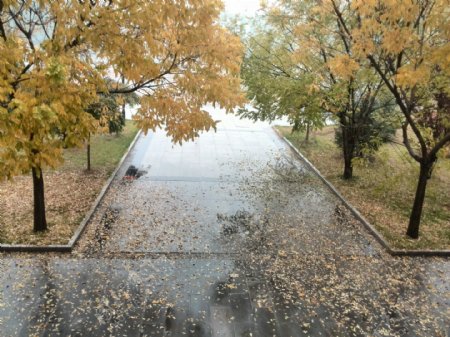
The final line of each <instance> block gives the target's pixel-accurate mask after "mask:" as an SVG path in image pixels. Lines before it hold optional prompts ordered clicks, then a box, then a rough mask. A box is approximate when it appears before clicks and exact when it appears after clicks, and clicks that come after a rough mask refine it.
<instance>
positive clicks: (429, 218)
mask: <svg viewBox="0 0 450 337" xmlns="http://www.w3.org/2000/svg"><path fill="white" fill-rule="evenodd" d="M279 129H280V131H282V133H283V134H284V135H285V136H286V137H287V138H288V139H289V140H290V141H291V142H292V143H293V144H294V145H295V146H296V147H298V148H299V149H300V150H301V152H302V153H303V154H304V155H305V156H306V157H308V159H310V160H311V162H312V163H313V164H314V165H315V166H316V167H317V168H318V169H319V170H320V171H321V173H322V174H323V175H324V176H325V177H326V178H327V179H328V180H330V181H331V183H333V184H334V185H335V186H336V187H337V188H338V189H339V190H340V191H341V193H342V194H343V195H344V196H345V197H346V198H347V199H348V200H349V201H350V202H351V203H352V204H353V205H354V206H356V207H357V208H358V209H359V210H360V211H361V213H362V214H363V215H364V216H365V217H366V218H367V219H368V220H369V221H370V222H371V223H372V224H373V225H375V227H376V228H377V229H378V230H379V231H380V232H381V233H382V234H383V236H384V237H385V238H386V239H387V240H388V241H389V242H390V243H391V244H392V245H393V246H395V247H396V248H408V249H424V248H428V249H450V159H440V160H439V161H438V164H437V165H436V168H435V170H434V172H433V177H432V178H431V179H430V181H429V183H428V189H427V195H426V201H425V207H424V215H423V220H422V224H421V233H420V234H421V236H420V239H419V240H410V239H408V238H407V237H406V236H405V235H404V233H405V232H406V226H407V223H408V218H409V213H410V210H411V207H412V203H413V200H414V193H415V187H416V186H415V182H416V179H417V176H418V172H419V168H418V165H417V163H416V162H415V161H413V160H412V159H411V158H410V157H409V155H408V153H407V152H406V150H405V149H404V148H403V147H402V146H401V145H396V144H385V145H383V146H382V148H381V149H380V151H379V152H378V153H377V155H376V158H375V162H374V163H370V164H363V163H362V164H360V165H356V167H355V168H354V175H355V178H354V179H353V180H352V181H344V180H342V179H341V175H342V171H343V161H342V159H341V153H340V150H339V149H338V148H337V146H336V144H335V143H334V128H333V127H326V128H324V129H323V130H321V131H317V132H316V133H315V135H314V137H313V139H312V141H311V142H310V143H309V144H305V143H304V142H303V139H304V135H303V134H301V133H294V134H292V133H291V132H290V128H287V127H279Z"/></svg>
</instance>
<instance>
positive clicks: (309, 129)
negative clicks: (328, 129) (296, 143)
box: [305, 123, 311, 143]
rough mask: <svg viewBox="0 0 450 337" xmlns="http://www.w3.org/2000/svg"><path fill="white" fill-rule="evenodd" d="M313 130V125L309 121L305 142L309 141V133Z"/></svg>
mask: <svg viewBox="0 0 450 337" xmlns="http://www.w3.org/2000/svg"><path fill="white" fill-rule="evenodd" d="M310 131H311V126H310V124H309V123H306V135H305V143H309V133H310Z"/></svg>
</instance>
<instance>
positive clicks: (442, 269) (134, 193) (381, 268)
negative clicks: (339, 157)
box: [0, 111, 450, 337]
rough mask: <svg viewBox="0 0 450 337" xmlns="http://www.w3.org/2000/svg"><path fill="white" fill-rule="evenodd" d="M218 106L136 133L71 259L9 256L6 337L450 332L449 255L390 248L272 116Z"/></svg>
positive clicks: (1, 270) (1, 313)
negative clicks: (170, 129)
mask: <svg viewBox="0 0 450 337" xmlns="http://www.w3.org/2000/svg"><path fill="white" fill-rule="evenodd" d="M213 115H214V117H215V118H217V119H220V120H222V122H221V123H220V126H219V129H218V131H217V133H213V132H210V133H206V134H203V135H202V136H201V137H200V138H199V139H198V140H196V141H195V142H191V143H186V144H183V146H179V145H173V144H172V143H171V142H170V139H168V138H167V137H165V135H164V133H163V132H160V131H159V132H156V133H154V134H149V135H147V136H141V138H140V139H139V140H138V142H137V144H136V146H135V148H134V150H133V151H132V152H131V153H130V155H129V157H128V158H127V160H126V162H125V163H124V165H123V167H122V168H121V170H120V172H119V176H118V178H117V179H116V181H115V182H114V185H113V186H112V188H111V190H110V191H109V192H108V194H107V196H106V198H105V200H104V202H103V204H102V206H101V207H100V208H99V210H98V211H97V213H96V215H95V217H94V220H93V221H92V223H91V224H90V225H89V227H88V230H87V232H86V233H85V234H84V236H83V238H82V239H81V242H80V244H79V246H78V247H77V250H76V252H75V253H74V254H71V255H40V256H37V257H30V256H29V255H28V256H18V255H0V336H1V337H3V336H5V337H6V336H234V337H238V336H255V337H263V336H283V337H289V336H448V335H449V333H450V330H449V326H450V321H449V317H450V315H449V314H450V312H449V310H450V296H449V282H450V281H449V280H450V277H449V276H450V263H449V261H448V260H446V259H438V258H426V259H425V258H393V257H391V256H389V255H387V254H386V253H385V252H384V251H383V249H382V248H381V247H380V246H379V245H378V244H377V243H376V242H375V241H374V240H373V239H372V238H371V236H370V235H368V234H367V233H366V231H365V230H364V229H363V227H362V226H361V225H360V224H359V223H358V222H357V221H356V220H355V219H353V218H352V216H351V215H349V214H348V212H347V211H346V209H345V208H344V207H342V205H341V204H340V202H339V201H338V200H337V199H336V198H335V197H334V196H333V195H332V194H331V193H330V192H329V191H328V190H327V188H326V187H325V186H324V185H323V184H322V183H321V182H320V181H319V179H318V178H317V177H316V176H315V175H314V174H313V173H312V172H310V171H309V170H308V169H307V168H306V166H305V165H304V164H303V163H302V162H301V161H299V160H298V159H297V158H296V156H295V155H294V154H293V153H292V152H291V150H289V149H288V147H287V146H286V145H285V144H284V143H283V142H282V141H281V140H280V139H279V138H278V137H277V136H276V135H275V133H274V132H273V131H272V130H271V128H270V127H269V126H268V125H267V124H264V123H257V124H253V123H251V122H248V121H241V120H239V119H237V118H235V117H232V116H226V115H224V114H223V113H221V112H218V111H213ZM130 165H134V166H135V167H137V168H138V169H139V170H140V172H139V174H138V177H139V178H137V179H133V180H123V179H122V177H123V175H124V174H125V172H126V170H127V168H128V167H129V166H130Z"/></svg>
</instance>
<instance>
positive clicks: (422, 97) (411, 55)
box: [328, 0, 450, 238]
mask: <svg viewBox="0 0 450 337" xmlns="http://www.w3.org/2000/svg"><path fill="white" fill-rule="evenodd" d="M328 1H330V3H331V4H332V5H333V6H334V9H335V13H336V15H337V17H338V19H339V23H340V25H341V27H342V34H343V35H344V36H346V37H347V38H349V39H351V40H352V42H353V45H354V51H355V52H354V54H353V55H352V58H353V59H354V60H355V61H356V62H359V63H361V62H365V61H366V60H369V66H370V68H372V69H374V70H375V71H376V72H377V75H378V76H379V78H380V79H381V80H382V81H383V83H384V84H385V85H386V87H387V88H388V89H389V91H390V93H391V94H392V95H393V97H394V98H395V102H396V104H397V106H398V108H399V109H400V111H401V112H402V114H403V116H404V123H403V127H402V129H403V143H404V145H405V147H406V149H407V150H408V153H409V154H410V156H411V157H412V158H414V159H415V160H416V161H417V162H418V163H419V166H420V173H419V177H418V182H417V189H416V194H415V199H414V204H413V208H412V212H411V216H410V221H409V225H408V230H407V235H408V236H410V237H411V238H418V237H419V225H420V220H421V216H422V209H423V204H424V200H425V192H426V187H427V181H428V179H430V177H431V176H432V172H433V167H434V165H435V163H436V161H437V159H438V157H439V155H440V153H442V152H443V151H442V150H443V149H444V147H446V146H448V145H449V144H450V43H449V39H450V4H449V2H448V0H368V1H367V0H354V1H353V2H352V3H351V5H349V6H351V9H353V10H355V11H356V13H357V15H356V20H357V23H358V25H357V26H356V27H353V28H352V27H349V26H348V25H347V24H346V23H345V21H344V20H343V19H342V18H343V12H342V10H340V7H339V1H338V0H328ZM346 3H347V2H346Z"/></svg>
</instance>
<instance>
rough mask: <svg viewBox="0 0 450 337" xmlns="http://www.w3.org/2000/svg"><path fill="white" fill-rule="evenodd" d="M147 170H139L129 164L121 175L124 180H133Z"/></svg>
mask: <svg viewBox="0 0 450 337" xmlns="http://www.w3.org/2000/svg"><path fill="white" fill-rule="evenodd" d="M146 173H147V171H140V170H138V169H137V167H136V166H134V165H130V166H129V167H128V169H127V171H126V172H125V175H124V176H123V179H124V180H134V179H138V178H140V177H142V176H143V175H144V174H146Z"/></svg>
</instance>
